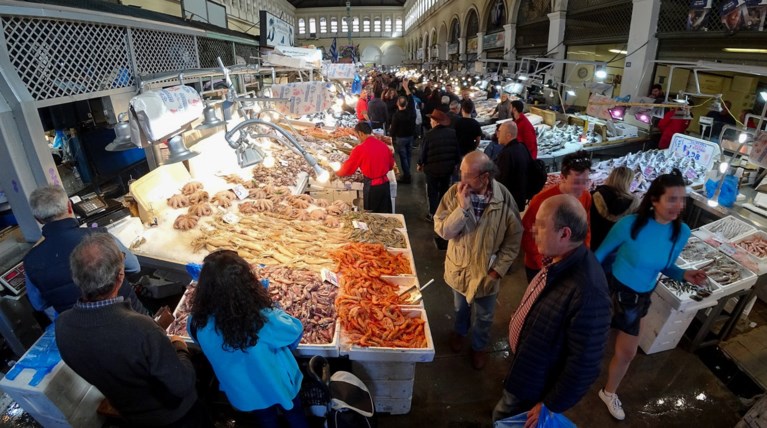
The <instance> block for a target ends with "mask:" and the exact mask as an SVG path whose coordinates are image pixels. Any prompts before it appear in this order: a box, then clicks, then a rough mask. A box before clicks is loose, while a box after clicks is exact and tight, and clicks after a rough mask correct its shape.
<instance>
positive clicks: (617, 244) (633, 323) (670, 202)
mask: <svg viewBox="0 0 767 428" xmlns="http://www.w3.org/2000/svg"><path fill="white" fill-rule="evenodd" d="M686 197H687V194H686V191H685V185H684V180H683V179H682V174H681V173H680V172H679V170H678V169H674V170H673V171H672V172H671V173H670V174H663V175H661V176H659V177H658V178H656V179H655V180H653V182H652V184H651V185H650V188H649V189H648V191H647V193H646V194H645V195H644V198H642V202H641V204H640V205H639V210H638V212H637V214H634V215H630V216H626V217H624V218H622V219H621V220H619V221H618V222H617V223H615V226H613V227H612V229H610V232H609V233H608V234H607V237H606V238H605V240H604V241H603V242H602V245H600V246H599V248H598V249H597V251H596V252H595V253H594V254H595V255H596V257H597V259H598V260H599V261H600V262H604V261H605V260H606V259H607V258H608V256H610V255H611V254H612V253H613V252H615V251H616V250H617V253H616V254H615V261H614V262H613V264H612V275H610V278H609V282H610V292H611V294H612V298H613V321H612V327H613V328H616V329H618V335H617V337H616V340H615V354H614V355H613V358H612V360H611V361H610V367H609V374H608V378H607V383H606V384H605V387H604V388H603V389H601V390H600V391H599V397H600V398H601V399H602V401H604V402H605V404H606V405H607V409H608V410H609V411H610V414H612V415H613V417H614V418H616V419H618V420H623V419H624V418H625V417H626V414H625V412H624V411H623V407H622V405H621V402H620V400H619V399H618V394H616V393H615V391H616V390H617V389H618V386H619V385H620V382H621V380H622V379H623V376H624V375H625V374H626V371H627V370H628V367H629V365H630V364H631V360H633V359H634V356H635V355H636V352H637V346H638V345H639V327H640V321H641V319H642V317H644V316H645V315H647V310H648V309H649V307H650V294H652V292H653V290H654V289H655V284H656V283H657V280H658V273H663V274H664V275H666V276H668V277H670V278H674V279H676V280H679V281H681V280H685V281H689V282H692V283H695V284H702V283H703V282H704V281H705V280H706V274H705V273H704V272H703V271H701V270H683V269H680V268H679V267H678V266H676V265H675V264H674V262H675V261H676V259H677V258H678V257H679V254H680V253H681V252H682V249H683V248H684V246H685V245H686V244H687V239H688V238H689V237H690V228H689V227H688V226H687V225H686V224H684V223H683V222H682V219H681V214H682V212H683V211H684V203H685V199H686Z"/></svg>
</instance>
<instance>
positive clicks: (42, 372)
mask: <svg viewBox="0 0 767 428" xmlns="http://www.w3.org/2000/svg"><path fill="white" fill-rule="evenodd" d="M54 325H55V324H51V325H49V326H48V328H46V329H45V333H43V335H42V336H41V337H40V339H38V340H37V342H35V345H34V346H33V347H32V348H30V349H29V351H27V353H26V354H25V355H24V357H23V358H22V359H21V360H19V361H18V362H17V363H16V364H14V365H13V367H12V368H11V369H10V370H9V371H8V374H7V375H5V377H7V378H8V379H10V380H14V379H16V376H18V375H19V373H21V372H22V370H24V369H32V370H35V374H34V376H32V379H30V381H29V385H30V386H37V385H39V384H40V382H42V380H43V379H44V378H45V376H46V375H47V374H48V373H50V372H51V370H53V368H54V367H56V364H58V363H59V361H61V355H60V354H59V347H58V346H56V334H55V331H54Z"/></svg>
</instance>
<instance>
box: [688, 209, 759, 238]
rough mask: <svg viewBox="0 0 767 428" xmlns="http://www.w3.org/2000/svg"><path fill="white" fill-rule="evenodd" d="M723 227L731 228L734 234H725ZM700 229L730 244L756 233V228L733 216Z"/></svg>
mask: <svg viewBox="0 0 767 428" xmlns="http://www.w3.org/2000/svg"><path fill="white" fill-rule="evenodd" d="M721 227H727V228H729V230H731V231H732V233H727V234H723V233H722V231H721ZM700 229H703V230H705V231H706V232H709V233H711V234H714V235H719V236H721V237H723V238H724V239H725V240H726V241H728V242H732V241H737V240H739V239H741V238H743V237H745V236H747V235H750V234H752V233H754V231H756V228H755V227H754V226H751V225H750V224H748V223H746V222H744V221H742V220H739V219H737V218H735V217H733V216H731V215H728V216H726V217H723V218H721V219H719V220H717V221H714V222H711V223H709V224H706V225H704V226H701V227H700Z"/></svg>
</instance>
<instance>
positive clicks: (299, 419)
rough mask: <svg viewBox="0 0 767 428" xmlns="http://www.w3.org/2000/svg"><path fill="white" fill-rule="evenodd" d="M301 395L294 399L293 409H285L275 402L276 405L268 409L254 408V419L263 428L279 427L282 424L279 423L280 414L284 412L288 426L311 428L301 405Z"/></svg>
mask: <svg viewBox="0 0 767 428" xmlns="http://www.w3.org/2000/svg"><path fill="white" fill-rule="evenodd" d="M299 395H300V394H299ZM299 395H296V398H294V399H293V408H292V409H290V410H285V409H284V408H283V407H282V406H281V405H279V404H275V405H274V406H272V407H269V408H266V409H261V410H254V411H252V412H250V415H251V417H252V420H253V421H255V422H258V426H260V427H263V428H279V427H280V426H282V425H280V424H279V421H278V419H279V414H280V413H282V416H283V417H284V419H285V422H287V426H288V427H290V428H309V423H308V422H307V421H306V416H305V415H304V408H303V406H302V405H301V399H300V398H299Z"/></svg>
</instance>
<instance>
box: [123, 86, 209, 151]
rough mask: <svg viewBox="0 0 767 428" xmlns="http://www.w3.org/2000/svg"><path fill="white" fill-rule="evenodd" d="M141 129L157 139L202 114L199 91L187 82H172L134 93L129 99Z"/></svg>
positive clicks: (153, 139)
mask: <svg viewBox="0 0 767 428" xmlns="http://www.w3.org/2000/svg"><path fill="white" fill-rule="evenodd" d="M130 104H131V107H132V108H133V110H134V111H135V112H136V116H137V118H138V122H139V125H140V126H141V130H142V131H144V134H145V135H146V136H147V138H148V139H149V140H150V141H160V140H163V139H165V138H167V137H169V136H171V135H172V134H174V133H176V132H177V131H178V130H179V129H181V128H182V127H183V126H185V125H187V124H189V123H191V122H193V121H194V120H196V119H198V118H199V117H200V116H201V115H202V110H203V107H204V106H203V102H202V99H201V98H200V94H198V93H197V91H196V90H194V88H191V87H189V86H184V85H181V86H173V87H171V88H165V89H158V90H152V91H147V92H144V93H143V94H140V95H136V96H135V97H133V98H132V99H131V101H130Z"/></svg>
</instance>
